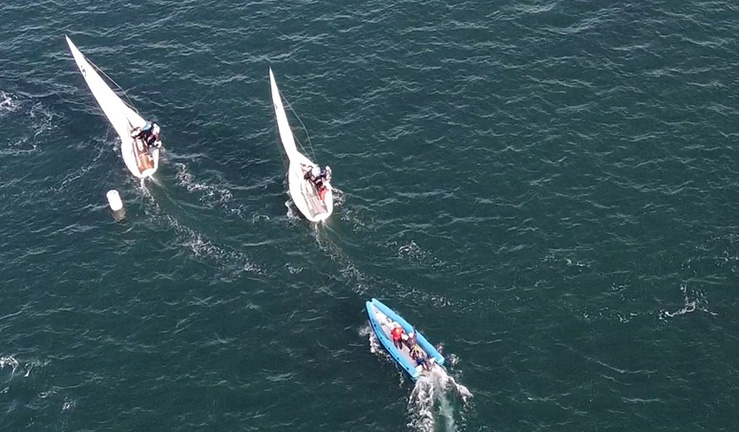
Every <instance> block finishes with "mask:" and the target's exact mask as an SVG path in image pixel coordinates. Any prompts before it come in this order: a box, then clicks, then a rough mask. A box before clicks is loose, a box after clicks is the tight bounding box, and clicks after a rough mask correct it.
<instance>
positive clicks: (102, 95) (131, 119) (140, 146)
mask: <svg viewBox="0 0 739 432" xmlns="http://www.w3.org/2000/svg"><path fill="white" fill-rule="evenodd" d="M66 38H67V44H68V45H69V49H70V51H72V55H73V56H74V61H75V62H76V63H77V67H79V69H80V72H81V73H82V76H83V77H84V78H85V81H87V85H88V86H90V90H91V91H92V94H93V96H95V99H96V100H97V102H98V104H99V105H100V108H102V110H103V112H104V113H105V116H106V117H108V120H109V121H110V124H112V125H113V128H114V129H115V131H116V132H117V133H118V136H120V137H121V154H122V155H123V161H124V162H125V163H126V167H128V169H129V171H131V174H133V175H134V176H136V177H137V178H140V179H145V178H147V177H150V176H152V175H153V174H154V173H155V172H156V170H157V168H158V167H159V149H158V148H148V147H147V145H146V143H144V142H143V140H142V139H140V138H133V137H132V136H131V134H132V133H133V132H134V131H135V130H140V129H141V128H144V127H145V126H146V125H147V121H146V120H144V119H143V118H141V116H140V115H139V114H138V113H137V112H136V111H135V110H133V109H132V108H131V107H130V106H128V105H127V104H126V103H125V102H124V101H123V100H122V99H121V98H120V97H118V95H117V94H116V93H115V92H114V91H113V90H112V89H111V88H110V87H109V86H108V84H107V83H106V82H105V81H104V80H103V79H102V78H101V77H100V75H99V74H98V73H97V71H96V70H95V67H94V66H93V65H91V64H90V62H88V61H87V59H86V58H85V56H84V55H82V53H81V52H80V51H79V50H78V49H77V47H76V46H75V45H74V44H73V43H72V41H71V40H70V39H69V37H68V36H67V37H66Z"/></svg>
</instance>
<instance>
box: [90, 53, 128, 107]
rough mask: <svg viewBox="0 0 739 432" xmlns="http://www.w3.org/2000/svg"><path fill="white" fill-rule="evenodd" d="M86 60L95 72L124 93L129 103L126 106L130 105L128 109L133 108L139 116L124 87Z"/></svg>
mask: <svg viewBox="0 0 739 432" xmlns="http://www.w3.org/2000/svg"><path fill="white" fill-rule="evenodd" d="M85 60H87V62H88V63H90V64H91V65H92V67H94V68H95V70H96V71H98V72H99V73H101V74H102V75H103V76H104V77H105V78H107V79H108V81H110V82H111V83H113V84H115V86H116V87H118V90H120V91H121V93H123V97H125V98H126V101H128V103H127V104H126V105H128V107H129V108H131V109H132V110H134V112H135V113H136V114H138V113H139V110H137V109H136V107H135V106H134V105H133V102H132V101H131V99H130V98H129V97H128V95H127V94H126V91H125V90H123V87H121V86H120V85H118V83H117V82H115V80H113V78H111V77H109V76H108V74H106V73H105V72H104V71H103V70H102V69H100V68H99V67H98V66H97V65H96V64H95V63H93V62H92V61H91V60H90V59H88V58H87V57H85Z"/></svg>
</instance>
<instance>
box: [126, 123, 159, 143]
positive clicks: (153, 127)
mask: <svg viewBox="0 0 739 432" xmlns="http://www.w3.org/2000/svg"><path fill="white" fill-rule="evenodd" d="M131 138H138V139H140V140H141V141H142V142H143V143H144V144H146V146H147V148H148V147H154V148H159V147H161V146H162V142H161V141H160V140H159V125H158V124H156V123H152V122H149V121H147V122H146V124H145V125H144V127H142V128H139V127H136V128H134V129H133V131H132V132H131Z"/></svg>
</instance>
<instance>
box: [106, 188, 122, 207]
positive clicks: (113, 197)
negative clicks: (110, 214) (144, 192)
mask: <svg viewBox="0 0 739 432" xmlns="http://www.w3.org/2000/svg"><path fill="white" fill-rule="evenodd" d="M106 196H107V197H108V204H110V209H111V210H113V211H114V212H117V211H120V210H122V209H123V201H121V196H120V195H118V191H117V190H115V189H111V190H109V191H108V193H107V194H106Z"/></svg>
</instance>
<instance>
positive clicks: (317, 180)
mask: <svg viewBox="0 0 739 432" xmlns="http://www.w3.org/2000/svg"><path fill="white" fill-rule="evenodd" d="M303 177H304V178H305V179H306V180H310V181H312V182H313V184H315V185H316V188H318V189H319V190H320V189H321V187H323V184H324V182H325V183H330V182H331V167H330V166H328V165H326V168H323V169H321V168H319V167H318V166H317V165H315V166H313V167H312V168H311V169H310V170H308V172H306V173H305V176H303Z"/></svg>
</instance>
